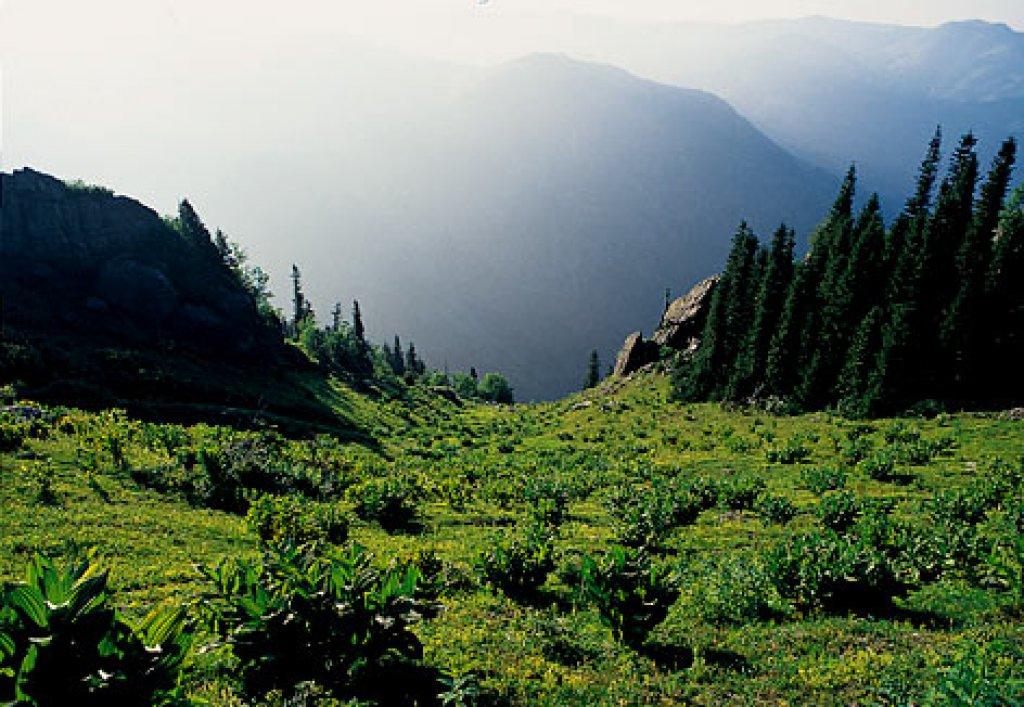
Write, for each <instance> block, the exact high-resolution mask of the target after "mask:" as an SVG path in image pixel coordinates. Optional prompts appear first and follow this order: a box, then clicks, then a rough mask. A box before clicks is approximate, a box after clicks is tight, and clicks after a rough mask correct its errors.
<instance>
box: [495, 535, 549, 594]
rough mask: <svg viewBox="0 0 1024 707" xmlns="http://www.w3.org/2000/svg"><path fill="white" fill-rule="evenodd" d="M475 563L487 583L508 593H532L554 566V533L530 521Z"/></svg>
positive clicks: (542, 582) (496, 544)
mask: <svg viewBox="0 0 1024 707" xmlns="http://www.w3.org/2000/svg"><path fill="white" fill-rule="evenodd" d="M476 566H477V570H478V571H479V573H480V576H481V578H482V579H483V581H484V582H485V583H487V584H489V585H490V586H492V587H494V588H496V589H499V590H500V591H502V592H504V593H505V594H507V595H508V596H510V597H513V598H525V597H529V596H532V595H533V594H534V593H535V592H536V591H537V589H538V588H540V586H541V585H542V584H544V582H545V581H546V580H547V576H548V574H549V573H550V572H551V571H552V570H553V569H554V568H555V561H554V544H553V538H552V536H551V532H550V531H549V530H548V529H547V528H546V527H545V526H543V525H541V524H539V523H531V524H530V525H528V526H527V527H526V528H525V529H524V530H523V531H521V532H520V533H518V534H517V536H515V537H513V538H512V539H511V540H508V541H503V542H502V541H499V542H497V543H495V544H494V546H493V547H491V549H490V550H488V551H487V552H485V553H483V555H481V556H480V558H479V559H478V560H477V563H476Z"/></svg>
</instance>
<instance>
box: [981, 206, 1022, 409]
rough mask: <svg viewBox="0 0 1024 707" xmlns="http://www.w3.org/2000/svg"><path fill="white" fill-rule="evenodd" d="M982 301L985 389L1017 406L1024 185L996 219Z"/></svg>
mask: <svg viewBox="0 0 1024 707" xmlns="http://www.w3.org/2000/svg"><path fill="white" fill-rule="evenodd" d="M985 300H986V306H987V307H988V308H990V315H989V319H988V321H990V322H991V323H992V324H991V329H990V334H989V336H990V338H991V342H992V343H991V347H990V349H989V351H990V354H989V355H990V359H991V360H990V361H988V362H986V372H987V375H986V380H985V383H986V386H985V390H986V391H987V393H988V395H989V396H990V399H991V400H993V401H998V402H1000V403H1018V404H1019V403H1020V400H1021V397H1022V396H1024V375H1021V365H1022V361H1024V186H1020V187H1018V188H1017V190H1016V191H1015V192H1014V193H1013V196H1012V197H1010V199H1009V201H1008V203H1007V205H1006V208H1005V209H1004V211H1003V214H1002V216H1001V218H1000V219H999V227H998V229H997V231H996V238H995V243H994V246H993V253H992V262H991V264H990V265H989V269H988V276H987V278H986V283H985Z"/></svg>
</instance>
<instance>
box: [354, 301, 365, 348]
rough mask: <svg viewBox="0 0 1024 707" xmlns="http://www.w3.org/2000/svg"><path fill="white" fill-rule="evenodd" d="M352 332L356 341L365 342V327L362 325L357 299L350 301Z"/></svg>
mask: <svg viewBox="0 0 1024 707" xmlns="http://www.w3.org/2000/svg"><path fill="white" fill-rule="evenodd" d="M352 333H353V334H354V335H355V337H356V341H358V342H360V343H362V344H364V345H365V344H366V329H365V327H363V315H362V312H360V311H359V301H358V300H353V301H352Z"/></svg>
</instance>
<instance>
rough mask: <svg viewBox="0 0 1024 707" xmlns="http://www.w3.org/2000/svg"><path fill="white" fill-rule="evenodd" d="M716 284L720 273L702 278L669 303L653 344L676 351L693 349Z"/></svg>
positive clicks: (655, 333)
mask: <svg viewBox="0 0 1024 707" xmlns="http://www.w3.org/2000/svg"><path fill="white" fill-rule="evenodd" d="M716 284H718V276H717V275H716V276H714V277H709V278H708V279H706V280H702V281H701V282H699V283H697V285H695V286H694V287H693V289H691V290H690V291H689V292H687V293H686V294H685V295H683V296H682V297H680V298H679V299H677V300H675V301H674V302H673V303H672V304H670V305H669V307H668V309H666V310H665V314H664V315H662V318H661V325H660V326H659V327H658V330H657V331H656V332H654V336H653V341H654V343H656V344H657V345H658V346H668V347H669V348H672V349H675V350H677V351H692V350H693V349H694V348H695V347H696V346H695V345H696V343H697V342H698V341H699V338H700V335H701V332H702V331H703V330H704V320H705V319H706V318H707V314H708V307H709V306H710V304H711V295H712V294H713V293H714V291H715V285H716Z"/></svg>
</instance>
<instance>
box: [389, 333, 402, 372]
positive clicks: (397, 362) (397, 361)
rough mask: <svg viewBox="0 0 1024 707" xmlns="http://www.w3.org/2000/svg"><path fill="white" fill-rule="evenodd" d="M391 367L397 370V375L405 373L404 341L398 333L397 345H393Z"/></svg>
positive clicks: (396, 336) (396, 335) (396, 337)
mask: <svg viewBox="0 0 1024 707" xmlns="http://www.w3.org/2000/svg"><path fill="white" fill-rule="evenodd" d="M391 355H392V356H393V358H392V359H391V369H392V370H393V371H394V372H395V375H398V376H402V375H405V359H404V358H403V355H402V342H401V340H400V339H399V338H398V334H395V345H394V346H392V347H391Z"/></svg>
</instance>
